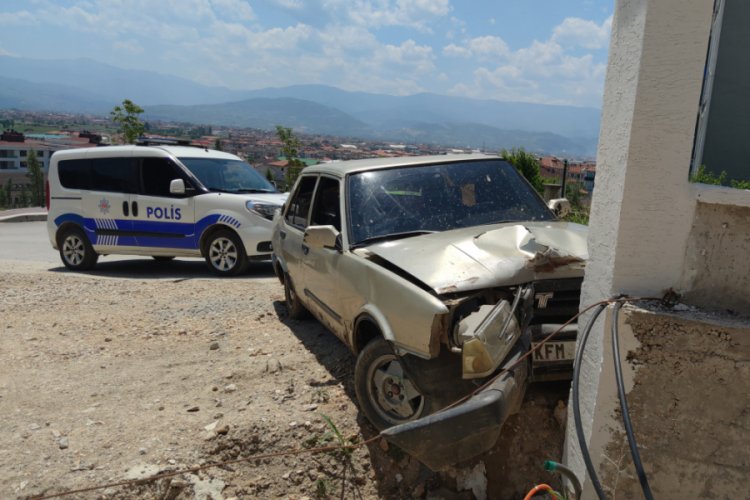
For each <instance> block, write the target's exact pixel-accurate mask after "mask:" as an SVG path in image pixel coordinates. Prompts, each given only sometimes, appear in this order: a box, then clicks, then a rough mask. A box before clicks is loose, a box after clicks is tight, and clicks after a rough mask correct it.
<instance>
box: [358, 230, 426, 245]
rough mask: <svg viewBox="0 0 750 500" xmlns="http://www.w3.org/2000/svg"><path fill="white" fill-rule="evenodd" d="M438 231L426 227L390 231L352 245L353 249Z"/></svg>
mask: <svg viewBox="0 0 750 500" xmlns="http://www.w3.org/2000/svg"><path fill="white" fill-rule="evenodd" d="M434 232H436V231H428V230H426V229H418V230H416V231H404V232H402V233H389V234H381V235H380V236H373V237H371V238H365V239H364V240H362V241H358V242H357V243H355V244H354V245H352V246H351V248H352V249H354V248H362V247H364V246H367V245H372V244H373V243H378V242H380V241H388V240H400V239H402V238H410V237H412V236H420V235H422V234H431V233H434Z"/></svg>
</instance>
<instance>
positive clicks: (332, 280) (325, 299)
mask: <svg viewBox="0 0 750 500" xmlns="http://www.w3.org/2000/svg"><path fill="white" fill-rule="evenodd" d="M340 192H341V189H340V182H339V180H338V179H335V178H332V177H326V176H321V177H320V180H319V181H318V185H317V188H316V189H315V197H314V198H313V205H312V210H311V212H310V224H309V226H333V227H334V228H336V230H338V231H339V233H340V232H341V197H340ZM309 226H308V227H309ZM341 258H342V254H341V252H340V251H339V250H337V249H335V248H315V247H311V246H307V245H305V243H304V241H303V243H302V263H303V271H302V272H303V276H304V284H305V287H304V289H303V290H301V293H304V294H305V296H306V297H307V298H308V299H309V300H308V303H309V304H310V306H309V308H310V309H311V310H312V311H313V312H314V313H315V315H316V316H317V317H318V318H319V319H320V321H321V322H322V323H323V324H325V325H326V326H327V327H328V328H329V329H330V330H331V331H332V332H334V333H335V334H336V335H337V336H339V337H340V338H342V339H343V338H344V337H343V335H344V324H343V321H342V317H341V312H342V311H341V297H340V286H339V276H338V270H339V260H340V259H341Z"/></svg>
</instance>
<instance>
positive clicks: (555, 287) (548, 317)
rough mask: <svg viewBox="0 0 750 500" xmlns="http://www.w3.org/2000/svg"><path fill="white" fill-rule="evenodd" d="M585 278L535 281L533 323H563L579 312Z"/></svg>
mask: <svg viewBox="0 0 750 500" xmlns="http://www.w3.org/2000/svg"><path fill="white" fill-rule="evenodd" d="M582 282H583V278H570V279H560V280H544V281H536V282H535V283H534V314H533V315H532V318H531V324H532V325H538V324H543V323H555V324H561V323H565V322H566V321H568V320H569V319H570V318H572V317H573V316H575V315H576V314H577V313H578V306H579V303H580V301H581V283H582Z"/></svg>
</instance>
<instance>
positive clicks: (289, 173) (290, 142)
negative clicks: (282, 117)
mask: <svg viewBox="0 0 750 500" xmlns="http://www.w3.org/2000/svg"><path fill="white" fill-rule="evenodd" d="M276 135H277V136H278V137H279V140H280V141H281V142H282V143H283V145H282V146H281V153H282V154H283V155H284V156H285V157H286V160H287V164H286V172H285V173H284V181H285V182H286V185H287V189H290V188H291V187H292V184H294V181H296V180H297V177H299V174H300V172H302V169H303V168H304V166H305V164H304V162H303V161H302V160H300V159H299V150H300V147H301V146H302V145H301V143H300V140H299V139H298V138H297V136H295V135H294V132H292V129H291V128H289V127H284V126H282V125H276Z"/></svg>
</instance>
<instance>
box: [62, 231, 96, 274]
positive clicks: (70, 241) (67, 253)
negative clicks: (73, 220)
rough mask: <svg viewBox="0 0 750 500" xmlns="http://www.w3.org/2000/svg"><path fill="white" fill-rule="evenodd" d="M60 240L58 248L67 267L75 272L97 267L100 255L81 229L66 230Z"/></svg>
mask: <svg viewBox="0 0 750 500" xmlns="http://www.w3.org/2000/svg"><path fill="white" fill-rule="evenodd" d="M59 238H60V239H59V240H58V245H57V246H58V248H59V249H60V259H62V261H63V264H65V267H67V268H68V269H72V270H73V271H86V270H88V269H91V268H92V267H94V265H96V261H97V260H98V259H99V255H98V254H97V253H96V252H95V251H94V247H92V246H91V243H90V242H89V239H88V238H87V237H86V235H85V234H84V233H83V231H82V230H81V229H80V228H78V227H70V228H68V229H65V230H63V232H62V233H60V237H59Z"/></svg>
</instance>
